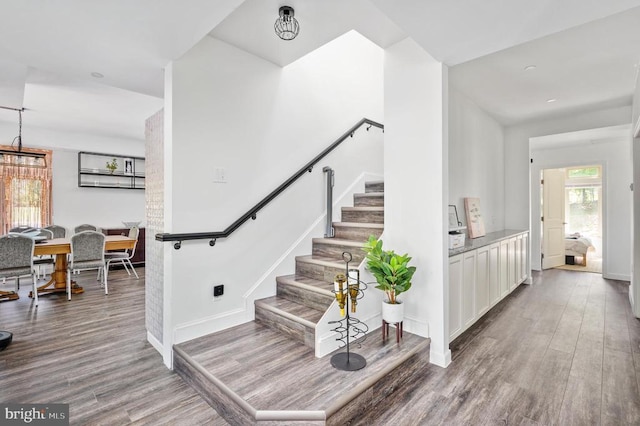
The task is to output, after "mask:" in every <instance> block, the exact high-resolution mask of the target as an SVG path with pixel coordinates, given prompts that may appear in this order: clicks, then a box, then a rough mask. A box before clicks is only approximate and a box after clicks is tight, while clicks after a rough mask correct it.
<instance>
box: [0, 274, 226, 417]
mask: <svg viewBox="0 0 640 426" xmlns="http://www.w3.org/2000/svg"><path fill="white" fill-rule="evenodd" d="M138 273H139V275H140V279H139V280H136V279H135V277H134V278H133V279H131V278H129V276H128V275H127V274H126V272H125V271H124V270H122V269H120V270H112V271H111V272H109V295H108V296H106V295H105V294H104V290H103V289H101V288H100V287H99V283H98V282H96V281H95V276H96V275H95V272H94V271H87V272H83V273H81V274H80V275H79V278H77V277H78V275H74V279H76V281H77V282H78V283H79V284H80V285H82V286H83V287H84V289H85V292H84V293H83V294H77V295H73V297H72V299H71V301H70V302H68V301H67V300H66V296H65V295H64V294H63V293H61V294H52V295H47V296H41V297H40V298H39V306H38V308H37V309H35V308H33V305H32V302H31V299H29V297H27V295H28V292H29V287H30V285H22V286H21V288H20V292H19V293H20V299H19V300H16V301H11V302H2V303H0V329H2V330H7V331H11V332H12V333H13V334H14V336H13V342H12V343H11V345H10V346H9V347H8V348H7V349H6V350H4V351H2V352H0V402H16V403H56V402H58V403H67V404H70V407H69V408H70V413H69V414H70V423H71V424H73V425H128V424H134V425H196V424H197V425H205V424H206V425H226V424H227V423H226V422H225V421H223V420H222V419H221V418H220V416H219V415H218V414H217V413H216V412H215V411H214V410H213V409H212V408H211V407H210V406H209V405H208V404H207V403H206V402H205V401H204V400H202V398H200V396H199V395H198V394H197V393H196V391H195V390H193V389H192V388H191V387H190V386H189V385H187V384H186V383H184V382H183V381H182V379H180V377H178V376H177V375H176V374H174V373H173V372H171V371H169V370H168V369H167V368H166V367H165V366H164V364H163V363H162V359H161V356H160V354H158V352H157V351H156V350H155V349H154V348H153V347H152V346H151V345H150V344H149V343H148V342H147V339H146V330H145V325H144V316H145V315H144V269H143V268H138ZM25 284H27V283H25ZM0 287H2V286H0ZM4 287H6V289H7V290H13V281H11V283H7V284H6V286H4Z"/></svg>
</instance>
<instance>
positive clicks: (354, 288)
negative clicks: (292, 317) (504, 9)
mask: <svg viewBox="0 0 640 426" xmlns="http://www.w3.org/2000/svg"><path fill="white" fill-rule="evenodd" d="M342 259H343V260H344V261H345V264H346V266H345V274H344V275H343V274H338V275H336V278H335V283H334V290H333V294H334V295H335V298H336V300H337V301H338V306H339V307H340V316H341V317H343V318H342V319H340V320H337V321H329V324H337V326H336V327H335V328H334V329H333V330H332V331H334V332H336V333H338V334H339V335H340V336H339V337H338V338H336V340H338V341H339V342H341V345H340V347H341V348H343V347H346V352H340V353H337V354H335V355H333V356H332V357H331V365H333V366H334V367H335V368H337V369H338V370H344V371H356V370H360V369H362V368H364V367H365V366H366V365H367V361H366V360H365V359H364V357H363V356H362V355H359V354H357V353H352V352H351V351H350V348H349V341H350V339H351V337H352V334H353V339H354V340H358V339H360V338H366V334H367V332H368V331H369V327H367V325H366V324H365V323H363V322H362V321H360V320H359V319H357V318H355V317H352V316H351V315H350V314H349V305H351V312H353V313H355V312H356V305H357V303H358V300H359V299H362V298H363V297H364V290H366V288H367V285H366V284H365V283H363V282H361V281H360V271H359V270H358V269H349V262H351V260H352V259H353V256H352V255H351V253H349V252H343V253H342ZM362 286H364V287H362ZM362 341H363V339H361V340H360V341H359V343H358V346H360V344H361V343H362Z"/></svg>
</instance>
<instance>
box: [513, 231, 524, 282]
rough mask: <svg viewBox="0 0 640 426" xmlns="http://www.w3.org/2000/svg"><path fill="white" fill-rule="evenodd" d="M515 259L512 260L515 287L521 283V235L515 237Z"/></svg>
mask: <svg viewBox="0 0 640 426" xmlns="http://www.w3.org/2000/svg"><path fill="white" fill-rule="evenodd" d="M515 256H516V258H515V259H514V261H515V264H516V279H515V281H516V282H515V285H516V286H517V285H518V284H520V283H521V282H522V235H517V236H516V252H515Z"/></svg>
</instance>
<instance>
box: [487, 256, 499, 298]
mask: <svg viewBox="0 0 640 426" xmlns="http://www.w3.org/2000/svg"><path fill="white" fill-rule="evenodd" d="M489 300H490V302H491V306H493V305H495V304H496V303H498V301H499V300H500V243H494V244H491V245H490V246H489Z"/></svg>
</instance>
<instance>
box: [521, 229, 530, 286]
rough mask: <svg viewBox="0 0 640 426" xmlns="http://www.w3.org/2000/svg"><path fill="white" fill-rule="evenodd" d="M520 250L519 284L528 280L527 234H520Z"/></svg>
mask: <svg viewBox="0 0 640 426" xmlns="http://www.w3.org/2000/svg"><path fill="white" fill-rule="evenodd" d="M521 248H522V250H521V252H520V259H521V260H520V263H521V265H522V268H521V272H522V275H521V276H520V282H524V281H526V280H527V278H529V234H528V233H524V234H522V247H521Z"/></svg>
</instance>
